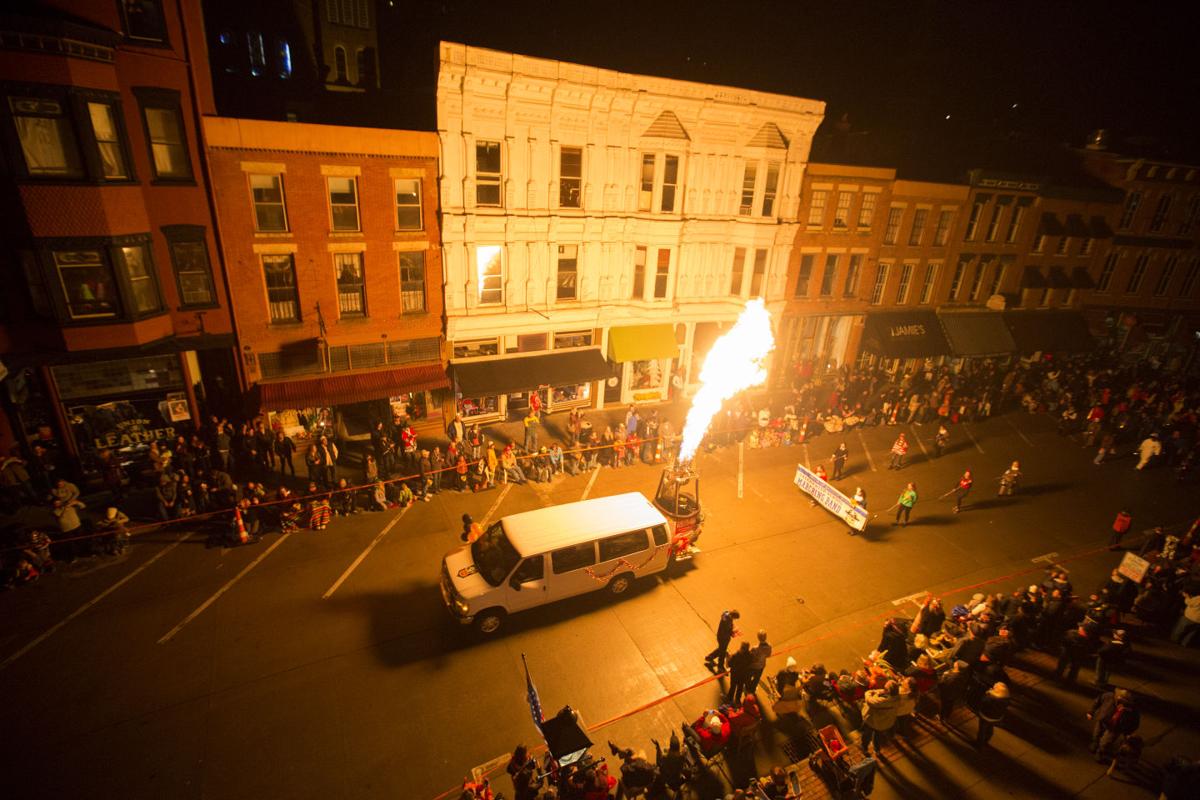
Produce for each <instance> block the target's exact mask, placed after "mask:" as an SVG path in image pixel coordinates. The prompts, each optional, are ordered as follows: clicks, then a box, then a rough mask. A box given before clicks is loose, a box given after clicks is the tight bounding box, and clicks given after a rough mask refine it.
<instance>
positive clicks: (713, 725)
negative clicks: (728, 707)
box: [704, 711, 722, 735]
mask: <svg viewBox="0 0 1200 800" xmlns="http://www.w3.org/2000/svg"><path fill="white" fill-rule="evenodd" d="M704 727H706V728H708V730H709V731H710V732H712V733H714V734H717V735H719V734H720V733H721V727H722V724H721V715H720V714H718V713H717V712H715V711H714V712H713V713H712V714H710V715H709V716H708V719H706V720H704Z"/></svg>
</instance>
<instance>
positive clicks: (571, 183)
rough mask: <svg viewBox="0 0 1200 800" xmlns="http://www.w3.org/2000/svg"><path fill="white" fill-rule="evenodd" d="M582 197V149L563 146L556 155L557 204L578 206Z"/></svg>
mask: <svg viewBox="0 0 1200 800" xmlns="http://www.w3.org/2000/svg"><path fill="white" fill-rule="evenodd" d="M582 197H583V150H582V149H581V148H578V147H564V148H562V150H561V151H560V152H559V155H558V205H559V206H560V207H562V208H579V205H580V202H581V200H582Z"/></svg>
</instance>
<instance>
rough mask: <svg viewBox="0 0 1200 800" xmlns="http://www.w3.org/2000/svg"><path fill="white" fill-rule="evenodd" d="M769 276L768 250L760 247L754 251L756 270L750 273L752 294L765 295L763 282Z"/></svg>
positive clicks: (753, 295) (754, 295)
mask: <svg viewBox="0 0 1200 800" xmlns="http://www.w3.org/2000/svg"><path fill="white" fill-rule="evenodd" d="M766 278H767V251H766V250H764V249H759V250H755V251H754V272H752V273H750V296H751V297H762V296H763V283H765V282H766Z"/></svg>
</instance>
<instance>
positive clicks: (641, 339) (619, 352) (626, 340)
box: [608, 325, 679, 361]
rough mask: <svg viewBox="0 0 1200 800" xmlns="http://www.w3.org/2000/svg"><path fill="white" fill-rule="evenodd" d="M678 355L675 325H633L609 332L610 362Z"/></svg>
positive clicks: (647, 359) (646, 359)
mask: <svg viewBox="0 0 1200 800" xmlns="http://www.w3.org/2000/svg"><path fill="white" fill-rule="evenodd" d="M678 353H679V346H678V345H677V344H676V343H675V326H673V325H632V326H628V327H624V328H612V329H610V330H609V332H608V360H609V361H649V360H651V359H655V358H674V357H675V356H676V355H678Z"/></svg>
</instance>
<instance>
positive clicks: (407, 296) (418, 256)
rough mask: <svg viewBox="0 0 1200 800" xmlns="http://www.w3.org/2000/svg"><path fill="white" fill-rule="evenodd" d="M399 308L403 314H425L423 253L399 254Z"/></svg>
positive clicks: (418, 251)
mask: <svg viewBox="0 0 1200 800" xmlns="http://www.w3.org/2000/svg"><path fill="white" fill-rule="evenodd" d="M400 308H401V310H402V311H403V313H405V314H423V313H425V251H424V250H413V251H411V252H404V253H400Z"/></svg>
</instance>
